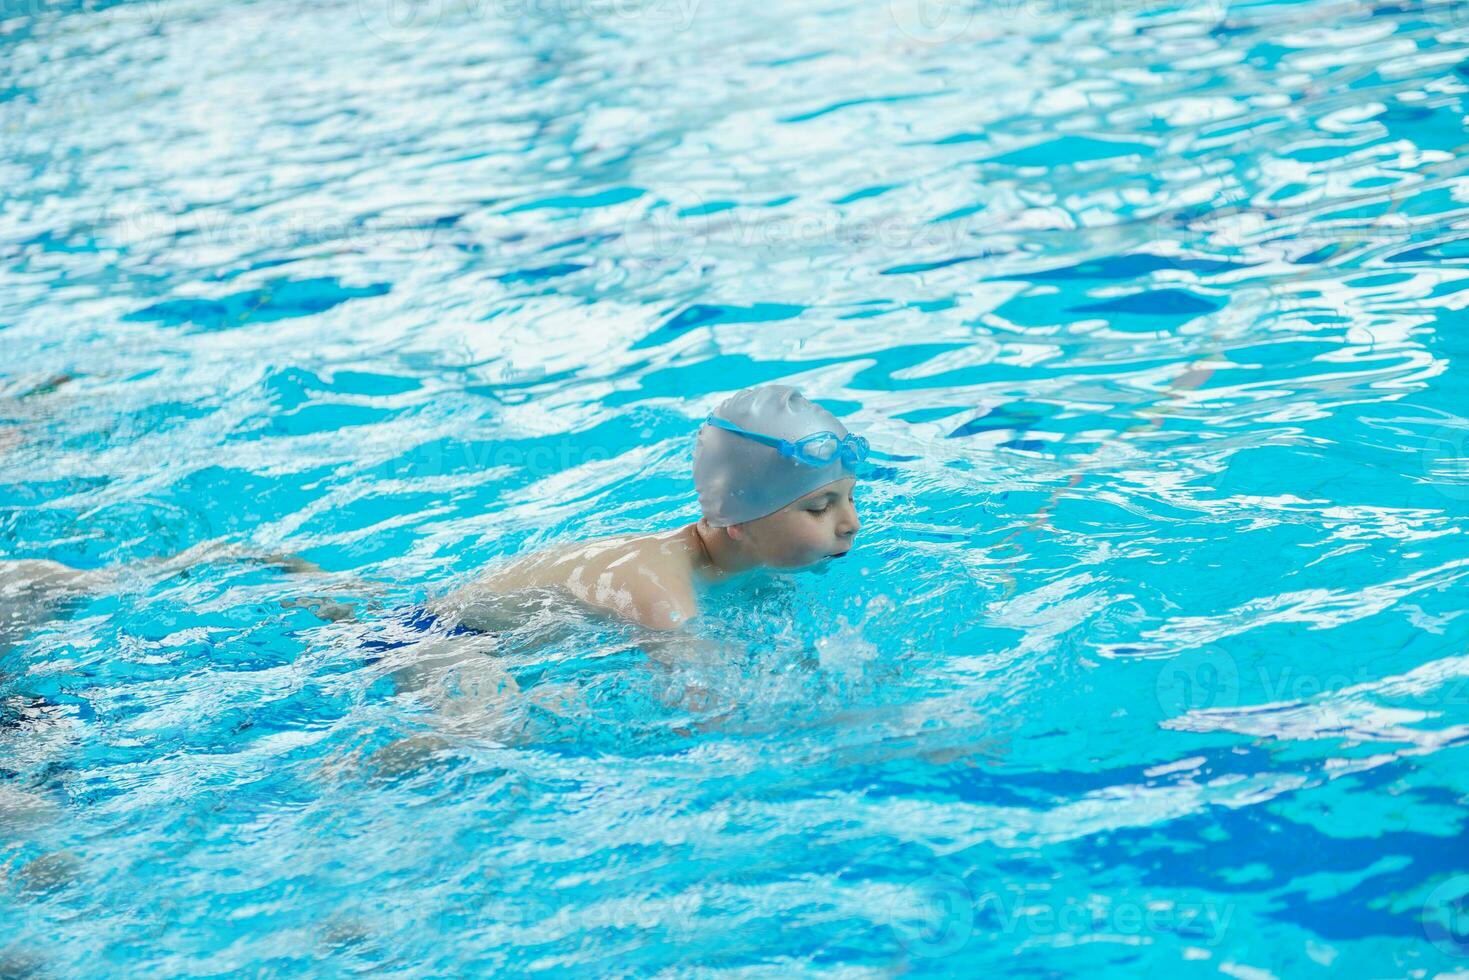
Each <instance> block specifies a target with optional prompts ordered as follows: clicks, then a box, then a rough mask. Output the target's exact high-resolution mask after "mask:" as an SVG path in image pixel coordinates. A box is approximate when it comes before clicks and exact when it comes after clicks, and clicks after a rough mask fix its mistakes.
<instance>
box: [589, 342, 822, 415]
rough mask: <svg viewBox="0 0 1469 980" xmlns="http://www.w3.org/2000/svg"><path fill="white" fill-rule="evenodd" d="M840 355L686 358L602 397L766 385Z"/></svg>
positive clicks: (618, 400) (616, 402)
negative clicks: (793, 358) (778, 358)
mask: <svg viewBox="0 0 1469 980" xmlns="http://www.w3.org/2000/svg"><path fill="white" fill-rule="evenodd" d="M844 360H845V358H842V357H828V358H815V359H812V360H809V361H799V362H797V361H765V360H761V361H757V360H754V359H752V358H750V357H749V356H747V355H744V354H721V355H719V357H718V358H703V359H698V360H695V359H692V358H687V359H684V360H681V361H679V362H677V363H674V364H671V365H669V366H667V367H661V368H657V369H655V370H652V371H649V372H648V373H646V374H643V375H640V376H638V377H637V387H636V388H634V389H631V390H626V391H612V392H609V393H608V394H606V395H605V396H603V398H602V404H603V405H604V406H606V407H608V408H620V407H621V406H623V405H628V404H633V403H637V402H642V401H644V400H645V399H648V398H696V397H699V396H701V395H705V394H708V393H709V392H710V391H725V390H728V391H734V390H736V389H739V388H748V387H751V386H754V385H760V384H770V383H772V382H776V381H779V380H780V379H781V378H786V377H789V376H790V375H791V374H792V373H793V372H795V371H816V370H820V369H821V368H823V367H826V366H828V365H831V364H838V363H841V362H842V361H844Z"/></svg>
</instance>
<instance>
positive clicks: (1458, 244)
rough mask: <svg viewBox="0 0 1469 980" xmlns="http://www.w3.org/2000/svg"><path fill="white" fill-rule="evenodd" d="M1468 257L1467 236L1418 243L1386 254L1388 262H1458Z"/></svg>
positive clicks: (1468, 242)
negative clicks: (1418, 244) (1423, 243)
mask: <svg viewBox="0 0 1469 980" xmlns="http://www.w3.org/2000/svg"><path fill="white" fill-rule="evenodd" d="M1464 259H1469V238H1455V239H1451V240H1449V241H1446V242H1438V243H1436V244H1433V245H1420V246H1417V247H1416V248H1409V249H1405V250H1404V251H1401V252H1394V253H1393V254H1391V255H1388V256H1386V260H1387V261H1388V262H1458V261H1462V260H1464Z"/></svg>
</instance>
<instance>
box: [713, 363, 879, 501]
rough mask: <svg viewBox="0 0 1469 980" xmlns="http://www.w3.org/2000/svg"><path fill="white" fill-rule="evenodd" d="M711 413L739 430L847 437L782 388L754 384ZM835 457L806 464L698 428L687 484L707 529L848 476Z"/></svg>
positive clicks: (792, 437) (832, 419) (830, 418)
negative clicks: (696, 496) (691, 476)
mask: <svg viewBox="0 0 1469 980" xmlns="http://www.w3.org/2000/svg"><path fill="white" fill-rule="evenodd" d="M714 415H715V416H717V417H718V418H721V419H726V420H728V421H730V422H733V423H735V425H737V426H739V427H740V428H742V429H747V430H749V431H751V432H758V433H762V434H764V435H767V436H772V437H774V438H776V439H786V440H789V441H791V442H795V441H796V440H798V439H801V438H802V437H804V436H809V435H811V434H813V433H817V432H821V431H830V432H835V433H836V434H837V435H838V436H841V437H845V436H846V435H847V428H846V426H844V425H842V423H841V422H839V421H837V417H836V416H835V415H833V414H831V413H830V412H828V411H827V410H826V409H824V408H822V407H821V406H820V405H816V404H814V403H812V402H810V401H807V399H806V396H805V395H803V394H801V393H800V392H799V391H797V390H796V389H795V388H792V387H791V386H790V385H759V386H757V387H754V388H746V389H745V390H744V391H741V392H738V393H736V394H734V395H732V396H730V397H729V398H728V399H727V400H726V401H725V402H724V403H723V404H721V405H720V406H719V407H718V408H716V409H715V410H714ZM852 475H854V474H853V471H852V469H851V467H850V465H849V463H848V461H847V460H846V459H845V458H844V457H843V456H840V455H839V456H837V457H836V458H835V459H833V460H832V461H831V462H830V463H827V464H826V465H824V466H811V465H809V464H808V463H803V462H801V461H800V460H797V459H792V458H791V457H789V456H783V455H781V453H780V452H779V451H778V450H776V449H775V448H773V447H771V446H767V445H762V444H761V443H759V442H756V441H754V440H752V439H747V438H745V437H744V436H742V435H739V434H738V433H735V432H730V431H728V430H726V429H722V428H719V427H718V426H714V425H710V424H708V423H705V424H704V425H702V426H700V427H699V436H698V441H697V442H696V443H695V444H694V487H695V489H697V490H698V491H699V508H700V509H701V510H702V511H703V512H704V517H705V519H707V520H708V521H709V524H710V525H711V526H712V527H728V526H729V525H731V524H743V523H745V522H746V521H753V520H756V519H757V518H761V517H765V516H767V515H769V514H773V513H775V512H776V511H778V510H780V509H781V508H782V507H784V506H785V505H786V504H788V503H790V502H791V501H792V500H795V499H797V498H799V497H802V496H804V495H806V494H808V493H810V492H811V491H812V490H815V489H817V488H819V487H824V486H826V484H828V483H831V482H832V481H833V480H840V479H842V478H843V477H849V476H852Z"/></svg>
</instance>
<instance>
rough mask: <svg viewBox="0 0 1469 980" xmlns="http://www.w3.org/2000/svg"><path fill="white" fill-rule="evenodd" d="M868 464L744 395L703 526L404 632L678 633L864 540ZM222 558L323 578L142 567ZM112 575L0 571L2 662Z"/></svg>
mask: <svg viewBox="0 0 1469 980" xmlns="http://www.w3.org/2000/svg"><path fill="white" fill-rule="evenodd" d="M867 452H868V444H867V440H865V439H863V438H862V437H861V436H856V435H852V434H851V433H849V432H848V431H847V429H846V427H845V426H844V425H842V423H841V422H840V421H838V420H837V418H836V417H835V416H834V415H832V414H831V413H830V412H828V411H827V410H826V409H824V408H821V407H820V406H818V405H816V404H814V403H812V402H811V401H809V400H807V399H806V397H805V396H804V395H802V394H801V393H800V392H799V391H797V390H796V389H795V388H792V387H790V386H788V385H761V386H757V387H753V388H747V389H745V390H743V391H740V392H738V393H737V394H735V395H733V396H732V397H730V398H729V399H727V400H726V401H724V402H723V403H722V404H720V406H719V407H718V408H717V409H715V411H713V412H712V413H710V414H709V416H708V418H706V419H705V420H704V423H703V425H702V426H701V427H700V429H699V432H698V437H697V441H696V443H695V448H694V467H693V476H694V486H695V489H696V490H697V492H698V497H699V507H700V510H701V512H702V516H701V517H700V518H699V520H697V521H695V522H693V523H691V524H686V525H684V526H683V527H680V528H677V529H674V530H670V531H661V532H655V533H651V534H632V535H617V536H613V537H607V538H599V539H594V540H591V541H584V542H580V543H576V544H571V545H564V546H560V547H556V548H551V549H548V550H545V551H541V552H537V553H534V554H532V555H529V556H525V557H523V558H520V559H517V560H514V561H512V562H511V563H510V564H509V565H507V566H505V567H502V568H499V569H495V570H492V571H489V572H486V573H485V574H483V575H481V576H479V577H478V578H476V579H475V580H473V581H471V582H469V583H468V584H466V585H463V586H461V587H459V588H455V589H453V590H452V591H450V592H448V593H447V594H446V595H444V596H442V597H441V598H438V599H435V600H432V601H430V602H429V603H428V605H427V608H426V609H423V608H419V609H417V610H415V611H413V612H412V615H411V616H409V617H407V618H408V625H410V626H411V627H412V629H413V631H423V632H428V631H433V632H443V631H442V630H440V629H439V627H444V628H446V629H447V631H448V633H449V634H450V635H454V636H459V635H463V634H466V633H469V632H492V631H495V630H499V629H502V628H506V627H509V626H513V625H515V624H516V623H518V622H520V621H521V619H523V618H524V616H525V614H526V612H527V611H528V609H529V608H530V607H531V606H533V605H537V604H540V603H542V602H544V600H545V599H546V598H547V597H548V595H549V596H551V597H553V598H558V597H559V598H565V599H570V600H572V601H575V602H577V603H580V604H581V605H582V606H584V607H587V608H589V609H590V610H592V611H593V612H596V613H603V614H608V615H611V616H613V617H617V618H621V619H625V620H629V621H631V622H633V623H636V624H638V625H641V626H643V627H646V628H648V629H652V630H657V631H668V630H674V629H678V628H679V627H681V626H683V625H684V624H686V623H688V622H689V621H690V620H692V619H694V618H695V617H697V616H698V611H699V610H698V602H697V598H696V593H697V586H698V585H700V584H703V583H712V582H718V581H722V580H725V579H728V578H730V577H732V576H735V575H738V574H741V573H743V572H746V571H749V570H752V569H755V568H760V567H771V568H784V569H795V568H812V567H815V566H817V565H819V564H820V563H822V562H825V561H828V560H830V559H832V558H837V557H840V556H842V555H845V554H846V553H847V552H848V551H849V550H851V547H852V543H853V541H854V539H855V538H856V535H857V532H858V531H859V530H860V529H861V527H862V523H861V521H860V520H859V519H858V517H857V511H856V505H855V500H854V496H853V490H854V487H855V485H856V475H855V466H856V464H857V463H859V462H861V461H862V460H864V459H865V458H866V456H867ZM221 558H233V559H239V560H251V561H257V562H258V561H264V562H266V563H268V564H271V565H274V566H276V567H279V568H282V569H284V570H286V571H290V572H297V573H312V572H320V571H321V570H320V569H319V568H318V567H317V566H315V565H313V564H311V563H310V562H305V561H302V560H300V559H296V558H292V557H290V556H282V555H268V556H264V557H263V558H262V557H261V556H251V555H249V554H248V553H247V552H246V551H245V550H244V549H243V548H242V547H241V546H239V545H232V544H228V543H225V542H206V543H204V544H201V545H196V546H195V547H193V548H190V549H189V550H188V551H186V552H183V553H182V554H180V555H177V556H174V557H173V558H170V559H155V560H153V561H151V562H148V563H145V564H148V565H156V566H158V567H159V568H160V569H162V570H168V569H175V570H182V569H184V568H187V567H188V566H189V565H190V564H192V563H195V562H199V561H209V560H219V559H221ZM119 572H120V570H118V569H96V570H88V571H83V570H78V569H72V568H69V567H67V566H64V565H61V564H58V563H56V562H52V561H42V560H21V561H0V597H4V598H5V599H6V600H7V601H6V602H5V604H4V605H5V606H6V611H5V615H3V616H0V650H3V649H5V648H6V647H8V646H10V645H12V644H13V643H16V642H19V641H20V639H22V638H23V636H24V635H25V634H27V633H29V632H30V631H31V630H33V629H34V628H36V627H38V626H40V625H42V624H43V623H44V622H46V621H47V620H49V619H51V618H54V617H55V616H56V615H59V614H61V611H62V609H63V608H64V607H65V606H66V605H67V604H68V603H69V602H72V601H75V600H79V599H81V598H82V597H83V596H85V595H87V594H93V593H97V592H100V591H105V590H106V588H107V587H108V586H109V585H111V584H114V583H115V582H116V581H117V580H118V577H119ZM358 584H359V585H360V584H362V583H358ZM286 604H287V605H300V604H306V605H311V606H312V607H313V608H314V609H315V611H316V612H317V614H318V615H319V616H321V617H322V618H326V619H333V620H336V619H340V618H350V616H351V610H350V608H348V607H345V606H342V605H338V604H336V603H331V602H328V601H327V600H325V599H321V600H319V601H316V602H314V603H313V602H308V603H302V602H301V601H300V600H291V601H288V602H287V603H286ZM394 645H397V644H394Z"/></svg>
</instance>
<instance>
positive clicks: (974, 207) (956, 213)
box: [929, 203, 985, 224]
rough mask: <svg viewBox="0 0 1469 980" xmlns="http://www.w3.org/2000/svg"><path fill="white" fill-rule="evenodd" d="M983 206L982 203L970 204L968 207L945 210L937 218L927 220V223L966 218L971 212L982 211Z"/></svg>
mask: <svg viewBox="0 0 1469 980" xmlns="http://www.w3.org/2000/svg"><path fill="white" fill-rule="evenodd" d="M984 208H985V206H984V204H982V203H981V204H971V205H969V206H968V207H963V208H955V209H954V210H952V211H947V212H945V213H943V214H941V215H939V216H938V217H937V218H934V219H933V221H931V222H929V224H938V223H939V222H940V221H955V220H957V219H959V218H967V217H969V216H970V215H971V214H978V213H979V212H981V211H983V210H984Z"/></svg>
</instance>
